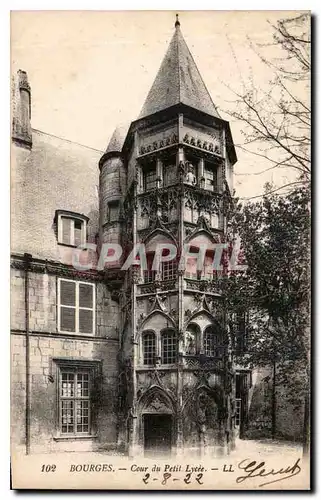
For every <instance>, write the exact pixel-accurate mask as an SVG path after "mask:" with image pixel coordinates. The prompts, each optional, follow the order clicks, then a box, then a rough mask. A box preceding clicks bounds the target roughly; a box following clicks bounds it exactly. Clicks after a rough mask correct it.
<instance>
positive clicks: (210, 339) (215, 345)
mask: <svg viewBox="0 0 321 500" xmlns="http://www.w3.org/2000/svg"><path fill="white" fill-rule="evenodd" d="M220 343H221V339H220V336H219V335H218V334H216V333H215V331H213V329H212V328H210V329H209V330H208V331H205V333H204V352H205V354H206V356H216V357H221V355H222V352H221V350H222V348H221V346H220Z"/></svg>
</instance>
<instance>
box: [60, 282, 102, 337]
mask: <svg viewBox="0 0 321 500" xmlns="http://www.w3.org/2000/svg"><path fill="white" fill-rule="evenodd" d="M58 330H59V331H60V332H72V333H86V334H93V333H94V331H95V286H94V285H93V284H92V283H84V282H79V281H72V280H65V279H59V281H58Z"/></svg>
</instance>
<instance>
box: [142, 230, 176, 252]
mask: <svg viewBox="0 0 321 500" xmlns="http://www.w3.org/2000/svg"><path fill="white" fill-rule="evenodd" d="M165 243H170V244H171V245H175V246H176V247H177V242H176V241H175V239H174V237H173V236H172V235H171V234H170V233H169V232H167V231H165V230H163V229H154V231H152V232H151V233H149V234H148V235H147V237H146V238H145V239H144V244H145V248H146V253H149V252H155V250H156V245H158V244H165Z"/></svg>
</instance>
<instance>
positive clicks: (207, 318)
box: [186, 309, 215, 332]
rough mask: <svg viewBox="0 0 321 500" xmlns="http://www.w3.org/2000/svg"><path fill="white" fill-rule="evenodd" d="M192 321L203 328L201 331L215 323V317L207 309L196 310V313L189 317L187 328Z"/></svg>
mask: <svg viewBox="0 0 321 500" xmlns="http://www.w3.org/2000/svg"><path fill="white" fill-rule="evenodd" d="M191 323H194V324H196V325H198V327H199V328H200V329H201V332H203V331H204V330H205V328H206V327H207V326H209V325H212V324H214V323H215V318H214V316H213V314H211V313H210V312H209V311H207V310H206V309H201V310H200V311H196V312H195V313H193V314H192V315H191V316H190V317H189V318H188V323H187V325H186V328H187V327H188V326H189V325H190V324H191Z"/></svg>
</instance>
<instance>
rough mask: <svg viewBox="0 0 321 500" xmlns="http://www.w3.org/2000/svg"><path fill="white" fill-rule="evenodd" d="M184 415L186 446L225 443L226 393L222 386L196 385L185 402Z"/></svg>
mask: <svg viewBox="0 0 321 500" xmlns="http://www.w3.org/2000/svg"><path fill="white" fill-rule="evenodd" d="M182 416H183V422H182V424H183V437H184V443H186V447H188V448H191V447H199V446H201V447H212V448H215V447H216V446H222V445H224V439H225V434H224V428H225V427H224V416H225V411H224V395H223V391H222V389H221V388H220V387H216V386H213V387H209V386H206V385H204V384H200V385H198V386H197V387H195V389H194V390H193V391H192V393H191V395H190V397H189V398H188V399H187V400H185V402H184V404H183V412H182Z"/></svg>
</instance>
